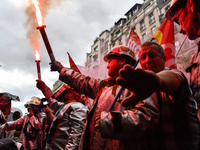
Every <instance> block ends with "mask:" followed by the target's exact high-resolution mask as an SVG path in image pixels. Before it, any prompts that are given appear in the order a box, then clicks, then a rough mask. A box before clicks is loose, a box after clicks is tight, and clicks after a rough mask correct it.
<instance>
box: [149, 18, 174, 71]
mask: <svg viewBox="0 0 200 150" xmlns="http://www.w3.org/2000/svg"><path fill="white" fill-rule="evenodd" d="M152 39H157V40H158V44H160V45H161V46H162V47H163V48H164V51H165V56H166V62H165V66H166V67H168V68H173V69H175V68H176V66H175V45H174V39H175V38H174V22H173V21H171V20H168V19H165V20H164V21H163V23H162V24H161V25H160V27H159V28H158V30H157V31H156V33H155V34H154V35H153V37H152Z"/></svg>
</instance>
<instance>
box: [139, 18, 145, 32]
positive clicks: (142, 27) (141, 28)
mask: <svg viewBox="0 0 200 150" xmlns="http://www.w3.org/2000/svg"><path fill="white" fill-rule="evenodd" d="M144 29H146V27H145V23H144V20H142V21H140V31H143V30H144Z"/></svg>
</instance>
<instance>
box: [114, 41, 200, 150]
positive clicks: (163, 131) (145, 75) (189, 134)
mask: <svg viewBox="0 0 200 150" xmlns="http://www.w3.org/2000/svg"><path fill="white" fill-rule="evenodd" d="M165 59H166V57H165V54H164V50H163V48H162V46H160V45H158V44H157V43H154V42H145V43H144V44H143V45H142V46H141V48H140V51H139V60H140V64H141V67H142V69H139V68H138V69H134V68H133V67H131V66H130V65H125V66H124V67H123V69H121V70H120V75H121V76H120V77H118V78H117V82H118V83H119V84H120V85H122V86H124V87H126V88H128V89H129V90H131V91H132V92H133V94H132V95H131V96H130V97H128V98H126V99H125V100H124V101H123V102H122V105H123V106H131V105H132V104H133V103H135V101H140V102H139V103H138V104H137V105H136V106H139V105H143V104H144V103H146V100H147V99H151V101H152V104H154V103H155V104H157V105H156V106H154V109H156V110H158V112H157V113H158V116H159V117H158V118H157V119H158V121H157V123H155V124H154V126H156V128H152V132H151V133H150V134H145V135H146V136H147V139H148V137H151V138H149V140H147V141H146V142H147V143H146V144H147V145H148V144H149V145H148V146H147V147H148V148H149V149H159V150H161V149H166V150H171V149H174V150H180V149H187V150H197V149H198V144H199V125H200V124H199V121H198V117H197V105H196V102H195V100H194V99H193V97H192V92H191V90H190V88H189V85H188V82H187V78H186V77H185V76H184V74H183V73H182V72H180V71H178V70H170V69H169V68H166V67H165ZM155 93H156V97H153V96H154V94H155ZM151 107H152V106H151ZM147 110H148V109H147ZM147 110H146V109H143V110H142V111H147ZM148 119H149V120H151V119H152V118H148ZM142 121H144V120H142ZM146 125H147V126H149V128H150V127H151V126H152V125H151V123H148V124H146ZM149 130H150V129H149ZM147 131H148V130H147ZM183 133H184V134H183Z"/></svg>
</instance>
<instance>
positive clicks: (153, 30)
mask: <svg viewBox="0 0 200 150" xmlns="http://www.w3.org/2000/svg"><path fill="white" fill-rule="evenodd" d="M156 31H157V27H156V26H154V27H153V28H151V34H152V36H153V35H154V34H155V33H156Z"/></svg>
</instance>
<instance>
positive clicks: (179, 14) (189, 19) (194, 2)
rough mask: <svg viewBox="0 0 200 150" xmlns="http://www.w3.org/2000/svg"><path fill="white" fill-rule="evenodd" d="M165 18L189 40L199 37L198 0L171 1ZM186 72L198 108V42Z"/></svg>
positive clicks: (199, 61)
mask: <svg viewBox="0 0 200 150" xmlns="http://www.w3.org/2000/svg"><path fill="white" fill-rule="evenodd" d="M166 18H167V19H169V20H173V21H175V22H176V23H178V24H180V30H179V32H180V33H183V34H186V35H187V36H188V38H189V39H190V40H195V39H197V38H198V37H200V1H199V0H173V1H172V4H171V7H170V8H169V9H168V11H167V12H166ZM197 40H198V39H197ZM186 72H190V86H191V89H192V92H193V96H194V98H195V100H196V101H197V105H198V108H200V42H199V43H198V51H197V52H196V53H195V54H194V55H193V57H192V59H191V61H190V66H189V67H188V68H187V69H186ZM198 118H199V120H200V109H198Z"/></svg>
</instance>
